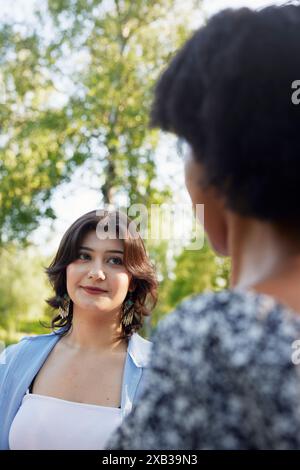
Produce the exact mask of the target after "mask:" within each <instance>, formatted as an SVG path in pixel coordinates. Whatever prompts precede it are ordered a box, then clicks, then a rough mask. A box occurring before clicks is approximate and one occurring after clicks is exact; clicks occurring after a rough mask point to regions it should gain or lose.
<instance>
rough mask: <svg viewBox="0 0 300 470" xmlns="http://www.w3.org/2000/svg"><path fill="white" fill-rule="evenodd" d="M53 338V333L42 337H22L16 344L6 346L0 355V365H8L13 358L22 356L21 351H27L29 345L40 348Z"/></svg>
mask: <svg viewBox="0 0 300 470" xmlns="http://www.w3.org/2000/svg"><path fill="white" fill-rule="evenodd" d="M53 337H55V333H48V334H44V335H32V336H24V337H23V338H21V339H20V341H19V342H18V343H15V344H11V345H9V346H7V347H6V348H5V349H4V350H3V351H2V353H1V355H0V364H2V365H9V364H10V362H11V361H12V359H13V358H14V357H15V356H17V355H18V356H19V355H20V356H22V353H23V351H24V350H25V349H26V350H27V349H28V347H30V346H31V345H34V346H35V347H40V346H43V345H45V344H47V343H48V342H49V341H51V340H52V339H53Z"/></svg>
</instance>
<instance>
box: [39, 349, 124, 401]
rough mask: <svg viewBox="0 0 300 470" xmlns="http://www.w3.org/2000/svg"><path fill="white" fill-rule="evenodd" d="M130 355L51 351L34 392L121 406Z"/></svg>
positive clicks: (40, 372) (69, 399)
mask: <svg viewBox="0 0 300 470" xmlns="http://www.w3.org/2000/svg"><path fill="white" fill-rule="evenodd" d="M125 358H126V355H111V356H109V355H107V356H105V357H95V356H93V355H82V354H81V355H80V354H71V353H67V354H65V355H63V356H62V355H61V354H58V351H57V352H56V354H51V355H50V356H49V358H48V359H47V361H46V362H45V364H44V365H43V366H42V368H41V369H40V370H39V372H38V374H37V376H36V378H35V380H34V383H33V388H32V392H33V393H34V394H39V395H46V396H52V397H55V398H60V399H63V400H68V401H73V402H78V403H89V404H94V405H100V406H110V407H116V408H117V407H119V406H120V404H121V393H122V381H123V373H124V366H125Z"/></svg>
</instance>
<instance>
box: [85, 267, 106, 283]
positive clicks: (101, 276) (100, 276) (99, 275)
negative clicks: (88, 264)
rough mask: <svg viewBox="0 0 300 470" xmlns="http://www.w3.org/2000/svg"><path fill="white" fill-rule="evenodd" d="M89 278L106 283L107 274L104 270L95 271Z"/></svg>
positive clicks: (90, 273) (91, 272)
mask: <svg viewBox="0 0 300 470" xmlns="http://www.w3.org/2000/svg"><path fill="white" fill-rule="evenodd" d="M88 277H90V278H94V279H102V280H103V281H104V279H105V278H106V274H105V272H104V271H103V270H102V269H94V270H92V271H90V272H89V276H88Z"/></svg>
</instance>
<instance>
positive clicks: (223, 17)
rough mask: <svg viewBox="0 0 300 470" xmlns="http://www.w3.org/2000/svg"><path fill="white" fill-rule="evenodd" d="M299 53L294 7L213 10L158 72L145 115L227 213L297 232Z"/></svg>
mask: <svg viewBox="0 0 300 470" xmlns="http://www.w3.org/2000/svg"><path fill="white" fill-rule="evenodd" d="M299 45H300V5H282V6H275V5H273V6H269V7H266V8H263V9H261V10H257V11H255V10H250V9H248V8H241V9H237V10H233V9H227V10H223V11H221V12H220V13H218V14H216V15H214V16H213V17H212V18H211V19H210V20H209V21H208V23H207V24H206V25H205V26H204V27H201V28H200V29H199V30H197V31H196V32H195V33H194V34H193V35H192V37H191V38H190V40H189V41H188V42H187V43H185V45H184V46H183V47H182V49H181V50H180V51H179V52H178V53H177V54H176V55H175V57H174V59H173V60H172V62H171V63H170V65H169V66H168V67H167V69H166V70H165V71H164V72H163V74H162V76H161V78H160V80H159V81H158V84H157V86H156V90H155V99H154V103H153V108H152V116H151V125H152V127H160V128H161V129H163V130H166V131H170V132H174V133H175V134H177V136H179V137H180V138H182V139H184V140H185V141H187V142H188V143H189V144H190V146H191V148H192V151H193V155H194V158H195V160H196V161H197V162H199V163H200V164H202V166H203V170H204V174H205V181H204V184H205V185H206V186H211V187H213V188H214V189H216V190H217V191H218V193H219V194H220V195H221V196H223V198H224V200H225V202H226V205H227V207H228V208H229V209H231V210H232V211H234V212H236V213H238V214H240V215H241V216H245V217H254V218H257V219H259V220H261V221H265V222H269V223H272V224H275V225H277V226H278V227H280V225H281V226H282V228H283V229H285V227H286V228H290V229H291V230H294V229H295V230H296V232H298V233H299V229H300V204H299V188H300V176H299V175H300V104H299V100H298V98H299V95H300V90H299V86H300V82H299V79H300V49H299ZM297 87H298V90H297V89H296V88H297Z"/></svg>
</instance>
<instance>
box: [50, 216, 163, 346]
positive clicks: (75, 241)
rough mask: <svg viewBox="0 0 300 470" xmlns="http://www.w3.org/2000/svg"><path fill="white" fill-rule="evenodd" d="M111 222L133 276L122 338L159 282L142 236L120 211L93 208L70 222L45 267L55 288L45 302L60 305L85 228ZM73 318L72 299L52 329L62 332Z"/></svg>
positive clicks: (138, 321) (147, 307) (150, 303)
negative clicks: (130, 315)
mask: <svg viewBox="0 0 300 470" xmlns="http://www.w3.org/2000/svg"><path fill="white" fill-rule="evenodd" d="M98 214H99V215H98ZM111 224H114V225H113V226H114V228H115V233H116V236H117V238H118V239H122V240H123V242H124V265H125V267H126V269H127V270H128V272H129V273H130V274H132V276H133V277H132V283H133V286H134V291H133V292H131V293H130V300H131V301H132V302H133V304H132V306H131V308H130V309H132V310H133V312H134V314H133V320H132V322H131V324H129V325H127V326H124V325H123V323H122V338H127V339H129V338H130V336H131V335H132V334H133V333H134V332H136V331H138V330H139V329H140V328H141V327H142V325H143V317H144V316H148V315H150V312H151V310H152V309H153V308H154V306H155V304H156V301H157V286H158V284H157V279H156V273H155V269H154V267H153V265H152V264H151V262H150V260H149V258H148V255H147V253H146V249H145V246H144V243H143V240H142V238H141V237H140V235H139V234H138V233H137V231H136V227H135V225H134V222H133V221H132V220H130V219H129V218H128V217H127V216H126V215H125V214H124V213H123V212H119V211H104V210H101V211H95V210H94V211H91V212H88V213H87V214H84V215H83V216H81V217H80V218H79V219H77V220H76V221H75V222H74V223H73V224H72V225H71V226H70V228H69V229H68V230H67V231H66V233H65V234H64V236H63V238H62V240H61V242H60V245H59V248H58V251H57V253H56V255H55V257H54V259H53V261H52V262H51V264H50V266H49V267H47V268H46V269H45V271H46V273H47V275H48V278H49V280H50V283H51V285H52V287H53V290H54V296H53V297H51V298H49V299H47V300H46V302H47V303H48V304H49V305H50V306H51V307H53V308H54V309H59V307H63V301H64V296H65V295H66V294H67V282H66V281H67V280H66V268H67V266H68V265H69V264H70V263H72V262H73V261H74V260H75V259H76V258H77V257H78V254H79V247H80V245H81V242H82V240H83V238H84V237H85V235H86V234H87V233H88V232H90V231H94V230H95V231H97V230H98V229H99V228H101V229H102V230H104V231H108V229H109V227H112V225H111ZM97 233H98V232H97ZM127 295H128V294H127ZM126 300H127V296H126V298H125V300H124V302H123V306H122V314H121V317H122V315H123V314H124V304H125V302H126ZM128 313H129V310H128V307H126V314H128ZM72 318H73V303H72V301H71V302H70V308H69V315H68V316H67V317H66V318H61V316H60V315H57V316H55V317H54V318H53V319H52V322H51V327H52V329H53V331H56V329H57V328H60V331H59V333H58V334H60V335H62V336H63V335H65V334H66V333H67V332H68V331H69V330H70V328H71V326H72ZM121 319H122V318H121Z"/></svg>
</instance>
